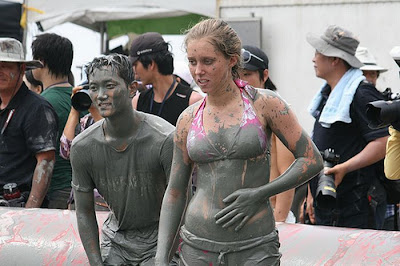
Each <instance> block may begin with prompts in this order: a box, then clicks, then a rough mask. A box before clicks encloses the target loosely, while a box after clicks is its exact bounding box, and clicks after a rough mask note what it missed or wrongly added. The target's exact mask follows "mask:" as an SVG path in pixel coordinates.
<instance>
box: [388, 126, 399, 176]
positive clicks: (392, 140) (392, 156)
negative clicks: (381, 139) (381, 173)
mask: <svg viewBox="0 0 400 266" xmlns="http://www.w3.org/2000/svg"><path fill="white" fill-rule="evenodd" d="M389 133H390V137H389V139H388V142H387V146H386V157H385V175H386V177H387V178H388V179H391V180H397V179H400V131H398V130H396V129H394V128H393V127H390V128H389Z"/></svg>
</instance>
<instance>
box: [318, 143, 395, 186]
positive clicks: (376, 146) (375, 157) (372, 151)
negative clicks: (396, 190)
mask: <svg viewBox="0 0 400 266" xmlns="http://www.w3.org/2000/svg"><path fill="white" fill-rule="evenodd" d="M387 139H388V137H381V138H377V139H375V140H373V141H371V142H369V143H368V144H367V146H365V147H364V149H363V150H362V151H361V152H360V153H358V154H357V155H355V156H353V157H352V158H350V159H349V160H347V161H345V162H343V163H341V164H338V165H335V166H334V167H332V168H330V169H327V170H326V171H325V174H326V175H330V174H334V175H335V185H336V187H337V186H338V185H339V184H340V183H341V182H342V180H343V177H344V176H345V175H346V174H347V173H349V172H352V171H355V170H358V169H361V168H364V167H366V166H369V165H371V164H374V163H376V162H378V161H380V160H382V159H383V158H384V157H385V152H386V142H387Z"/></svg>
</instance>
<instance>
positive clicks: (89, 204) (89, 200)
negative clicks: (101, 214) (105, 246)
mask: <svg viewBox="0 0 400 266" xmlns="http://www.w3.org/2000/svg"><path fill="white" fill-rule="evenodd" d="M74 199H75V208H76V219H77V221H78V229H79V235H80V237H81V241H82V244H83V247H84V248H85V252H86V255H87V257H88V259H89V263H90V265H103V261H102V258H101V253H100V243H99V228H98V225H97V220H96V213H95V209H94V197H93V190H92V191H90V192H82V191H79V190H77V189H75V188H74Z"/></svg>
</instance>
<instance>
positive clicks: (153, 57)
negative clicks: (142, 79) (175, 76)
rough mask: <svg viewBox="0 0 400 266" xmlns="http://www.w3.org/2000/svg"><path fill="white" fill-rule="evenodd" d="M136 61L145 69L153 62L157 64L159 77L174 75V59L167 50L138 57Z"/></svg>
mask: <svg viewBox="0 0 400 266" xmlns="http://www.w3.org/2000/svg"><path fill="white" fill-rule="evenodd" d="M138 61H140V63H142V65H143V67H144V68H146V69H147V67H148V66H149V65H150V64H151V62H152V61H154V63H156V64H157V67H158V71H159V72H160V74H161V75H172V73H174V58H173V56H172V53H171V52H170V51H168V50H166V51H161V52H156V53H149V54H143V55H141V56H139V58H138Z"/></svg>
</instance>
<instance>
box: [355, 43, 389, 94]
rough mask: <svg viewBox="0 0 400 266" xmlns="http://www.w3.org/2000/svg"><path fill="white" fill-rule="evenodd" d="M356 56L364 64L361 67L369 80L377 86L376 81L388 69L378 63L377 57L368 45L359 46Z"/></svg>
mask: <svg viewBox="0 0 400 266" xmlns="http://www.w3.org/2000/svg"><path fill="white" fill-rule="evenodd" d="M356 57H357V58H358V60H360V62H361V63H363V64H364V65H363V66H362V67H360V69H361V70H362V72H363V74H364V76H365V78H366V80H367V81H369V82H371V83H372V84H373V85H374V86H376V81H377V79H378V78H379V75H380V73H383V72H386V71H387V69H386V68H383V67H381V66H379V65H377V63H376V60H375V57H374V56H373V55H372V54H371V52H370V51H369V50H368V48H366V47H361V46H359V47H358V48H357V51H356Z"/></svg>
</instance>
